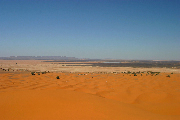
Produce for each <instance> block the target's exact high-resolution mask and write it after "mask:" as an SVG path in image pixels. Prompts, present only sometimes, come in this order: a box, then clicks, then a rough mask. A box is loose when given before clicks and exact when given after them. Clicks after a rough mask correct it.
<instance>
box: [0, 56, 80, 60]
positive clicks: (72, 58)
mask: <svg viewBox="0 0 180 120" xmlns="http://www.w3.org/2000/svg"><path fill="white" fill-rule="evenodd" d="M0 59H1V60H78V58H75V57H66V56H10V57H0Z"/></svg>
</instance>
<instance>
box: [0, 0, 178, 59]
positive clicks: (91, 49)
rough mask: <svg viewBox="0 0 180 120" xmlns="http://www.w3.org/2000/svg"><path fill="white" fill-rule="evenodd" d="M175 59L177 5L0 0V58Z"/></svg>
mask: <svg viewBox="0 0 180 120" xmlns="http://www.w3.org/2000/svg"><path fill="white" fill-rule="evenodd" d="M9 56H67V57H76V58H91V59H106V58H109V59H133V60H180V0H0V57H9Z"/></svg>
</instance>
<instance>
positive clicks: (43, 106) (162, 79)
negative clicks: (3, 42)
mask: <svg viewBox="0 0 180 120" xmlns="http://www.w3.org/2000/svg"><path fill="white" fill-rule="evenodd" d="M167 75H170V77H167ZM56 76H59V77H60V79H56ZM179 86H180V74H170V73H160V74H159V75H151V74H147V73H142V75H141V74H137V76H134V75H133V74H123V73H119V74H113V73H108V74H105V73H46V74H41V73H40V75H38V74H36V75H31V73H29V72H2V73H1V74H0V119H1V120H25V119H26V120H52V119H53V120H56V119H69V120H72V119H73V120H80V119H81V120H84V119H89V120H90V119H93V120H94V119H97V120H100V119H102V120H109V119H114V120H119V119H123V120H132V119H133V120H179V119H180V112H179V111H180V102H179V101H180V88H179Z"/></svg>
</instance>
